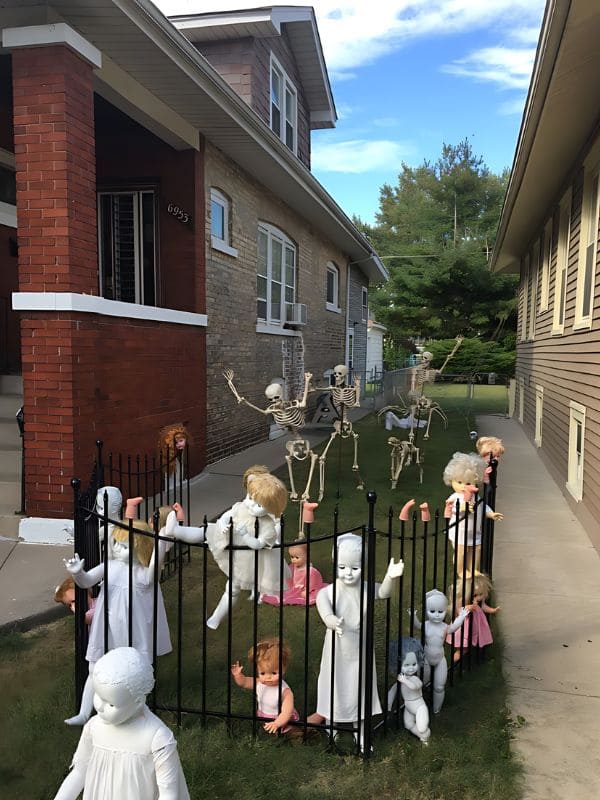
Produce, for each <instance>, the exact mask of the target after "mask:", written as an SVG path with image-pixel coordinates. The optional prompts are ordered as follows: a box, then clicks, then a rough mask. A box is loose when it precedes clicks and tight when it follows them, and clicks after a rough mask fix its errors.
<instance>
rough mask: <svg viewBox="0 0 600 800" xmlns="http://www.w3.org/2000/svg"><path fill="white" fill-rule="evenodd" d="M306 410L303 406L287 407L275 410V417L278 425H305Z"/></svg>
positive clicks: (292, 426) (293, 426)
mask: <svg viewBox="0 0 600 800" xmlns="http://www.w3.org/2000/svg"><path fill="white" fill-rule="evenodd" d="M304 416H305V410H304V409H303V408H286V409H284V410H283V411H274V412H273V419H274V420H275V422H276V423H277V424H278V425H281V426H282V427H288V428H302V427H304Z"/></svg>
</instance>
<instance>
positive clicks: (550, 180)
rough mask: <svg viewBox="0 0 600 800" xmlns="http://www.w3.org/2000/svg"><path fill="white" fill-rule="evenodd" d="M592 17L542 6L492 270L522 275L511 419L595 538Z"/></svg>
mask: <svg viewBox="0 0 600 800" xmlns="http://www.w3.org/2000/svg"><path fill="white" fill-rule="evenodd" d="M599 42H600V11H599V9H598V4H597V3H593V2H589V0H573V1H572V2H570V3H562V2H558V1H556V0H550V1H549V2H548V4H547V7H546V13H545V16H544V22H543V25H542V31H541V35H540V42H539V45H538V51H537V57H536V62H535V66H534V71H533V76H532V80H531V87H530V90H529V96H528V99H527V104H526V107H525V112H524V116H523V122H522V124H521V132H520V135H519V141H518V144H517V150H516V156H515V161H514V165H513V169H512V173H511V177H510V182H509V186H508V191H507V195H506V199H505V203H504V209H503V212H502V217H501V220H500V226H499V230H498V238H497V242H496V247H495V250H494V253H493V257H492V268H493V269H495V270H508V271H515V272H519V273H520V276H521V282H520V290H519V322H518V336H517V338H518V342H517V368H516V403H515V413H516V414H517V416H518V419H519V420H520V422H521V423H522V424H523V426H524V428H525V431H526V432H527V434H528V435H529V437H530V438H531V439H532V441H533V442H534V443H535V444H536V446H537V447H538V448H539V451H540V454H541V456H542V458H543V459H544V462H545V463H546V464H547V465H548V467H549V468H550V470H551V472H552V475H553V477H554V478H555V479H556V480H557V482H558V484H559V486H561V488H563V489H564V491H565V494H566V496H567V498H568V499H569V500H570V502H571V505H572V508H573V510H574V512H575V513H576V514H577V516H578V517H579V518H580V519H581V521H582V523H583V524H584V525H585V526H586V527H587V528H588V529H589V530H590V532H593V533H595V534H597V532H598V530H599V529H600V526H599V520H600V482H599V481H598V466H599V464H600V270H598V261H599V256H598V224H599V208H600V179H599V176H600V81H598V74H599V71H600V47H599V45H598V43H599Z"/></svg>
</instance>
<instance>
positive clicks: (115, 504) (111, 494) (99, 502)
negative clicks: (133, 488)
mask: <svg viewBox="0 0 600 800" xmlns="http://www.w3.org/2000/svg"><path fill="white" fill-rule="evenodd" d="M104 495H106V498H107V506H106V509H107V514H108V520H109V522H108V538H109V539H110V537H111V536H112V532H113V528H114V525H113V524H112V522H110V520H112V519H120V518H121V509H122V507H123V495H122V494H121V490H120V489H117V487H116V486H101V487H100V489H98V492H97V493H96V513H97V514H98V515H99V520H98V527H99V534H100V541H101V542H103V541H104Z"/></svg>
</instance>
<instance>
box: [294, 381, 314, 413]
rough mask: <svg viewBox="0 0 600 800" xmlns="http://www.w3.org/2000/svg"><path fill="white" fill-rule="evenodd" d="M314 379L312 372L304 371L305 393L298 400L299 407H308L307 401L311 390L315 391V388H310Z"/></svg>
mask: <svg viewBox="0 0 600 800" xmlns="http://www.w3.org/2000/svg"><path fill="white" fill-rule="evenodd" d="M311 380H312V372H305V373H304V394H303V395H302V400H300V401H297V406H298V408H306V401H307V400H308V393H309V391H313V392H314V391H315V390H314V389H312V390H309V386H310V382H311Z"/></svg>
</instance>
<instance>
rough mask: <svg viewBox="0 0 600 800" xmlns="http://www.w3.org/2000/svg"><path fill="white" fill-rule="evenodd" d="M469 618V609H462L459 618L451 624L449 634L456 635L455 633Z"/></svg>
mask: <svg viewBox="0 0 600 800" xmlns="http://www.w3.org/2000/svg"><path fill="white" fill-rule="evenodd" d="M468 616H469V609H468V608H461V610H460V612H459V614H458V616H457V618H456V619H455V620H454V622H451V623H450V625H448V631H447V632H448V633H454V631H457V630H458V629H459V628H460V626H461V625H462V624H463V622H464V621H465V620H466V618H467V617H468Z"/></svg>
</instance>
